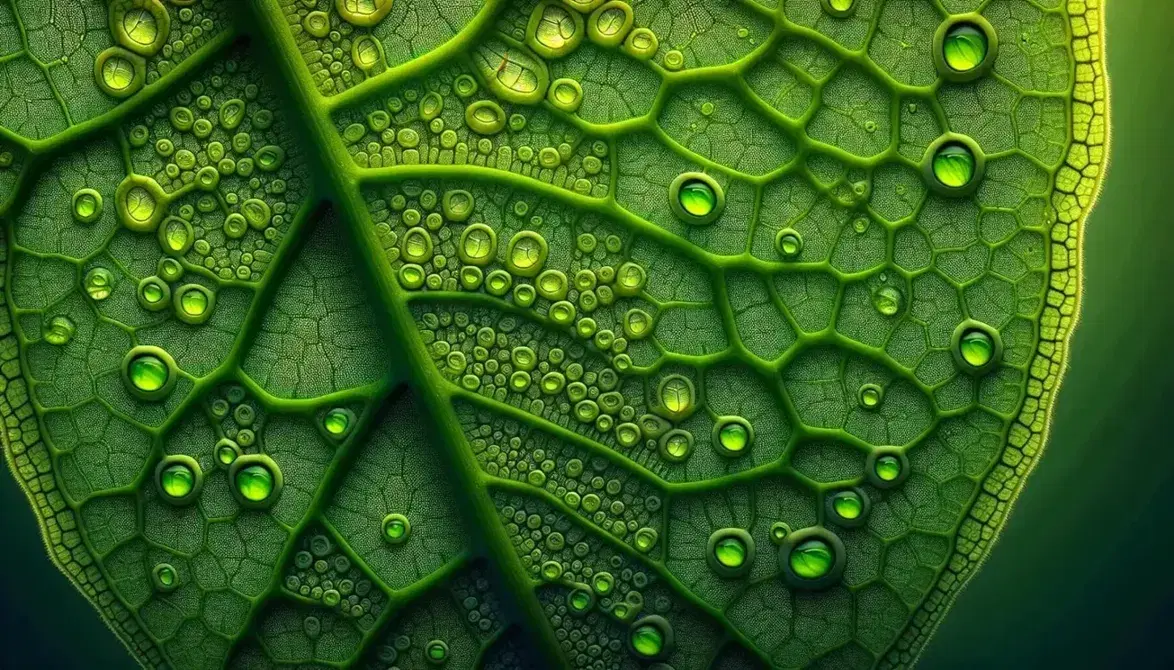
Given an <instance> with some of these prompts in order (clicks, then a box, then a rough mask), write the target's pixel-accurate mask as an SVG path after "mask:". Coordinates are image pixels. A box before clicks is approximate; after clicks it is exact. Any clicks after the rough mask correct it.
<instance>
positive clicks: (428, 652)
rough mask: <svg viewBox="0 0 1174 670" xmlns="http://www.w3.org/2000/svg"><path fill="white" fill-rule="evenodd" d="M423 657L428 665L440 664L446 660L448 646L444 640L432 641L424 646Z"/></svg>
mask: <svg viewBox="0 0 1174 670" xmlns="http://www.w3.org/2000/svg"><path fill="white" fill-rule="evenodd" d="M424 657H425V658H426V659H428V662H429V663H433V664H437V665H438V664H441V663H444V662H445V661H446V660H448V645H447V644H445V642H444V640H432V641H430V642H429V643H428V644H426V645H424Z"/></svg>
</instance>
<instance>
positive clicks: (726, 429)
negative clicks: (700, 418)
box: [717, 421, 750, 454]
mask: <svg viewBox="0 0 1174 670" xmlns="http://www.w3.org/2000/svg"><path fill="white" fill-rule="evenodd" d="M717 439H718V442H719V443H720V445H721V448H722V449H724V450H725V451H727V452H729V453H731V454H737V453H741V452H743V451H745V450H746V447H748V446H749V445H750V431H749V430H748V429H747V428H746V424H744V423H742V422H741V421H728V422H726V423H724V424H722V426H721V427H720V428H718V432H717Z"/></svg>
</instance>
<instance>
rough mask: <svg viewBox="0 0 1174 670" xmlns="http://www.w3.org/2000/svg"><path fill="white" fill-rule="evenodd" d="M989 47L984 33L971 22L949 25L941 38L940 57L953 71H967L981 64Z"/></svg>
mask: <svg viewBox="0 0 1174 670" xmlns="http://www.w3.org/2000/svg"><path fill="white" fill-rule="evenodd" d="M989 49H990V44H989V43H988V40H987V36H986V33H985V32H983V30H982V29H981V28H979V27H978V26H976V25H974V24H972V23H958V24H955V25H953V26H951V27H950V29H949V30H948V31H947V32H946V36H945V38H944V39H943V40H942V57H943V58H944V59H945V61H946V65H948V66H949V67H950V69H951V70H954V71H955V72H969V71H971V70H974V69H975V68H977V67H979V66H981V65H982V63H983V61H985V60H986V57H987V52H988V50H989Z"/></svg>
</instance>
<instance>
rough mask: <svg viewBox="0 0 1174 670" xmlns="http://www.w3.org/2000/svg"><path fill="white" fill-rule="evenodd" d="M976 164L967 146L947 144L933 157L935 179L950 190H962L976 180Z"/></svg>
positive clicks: (955, 143)
mask: <svg viewBox="0 0 1174 670" xmlns="http://www.w3.org/2000/svg"><path fill="white" fill-rule="evenodd" d="M975 167H976V162H975V158H974V154H973V153H971V151H970V149H969V148H967V147H966V145H964V144H961V143H958V142H947V143H946V144H943V145H942V146H941V148H939V149H938V150H937V153H935V154H934V157H933V174H934V177H935V178H936V179H937V180H938V181H939V182H940V183H941V184H942V185H943V186H947V187H949V188H962V187H964V186H966V185H967V184H969V183H970V182H971V180H973V179H974V171H975Z"/></svg>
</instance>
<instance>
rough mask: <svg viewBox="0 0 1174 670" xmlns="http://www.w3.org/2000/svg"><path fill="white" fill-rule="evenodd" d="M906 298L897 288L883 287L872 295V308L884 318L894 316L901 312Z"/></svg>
mask: <svg viewBox="0 0 1174 670" xmlns="http://www.w3.org/2000/svg"><path fill="white" fill-rule="evenodd" d="M903 302H904V296H903V295H901V290H900V289H898V288H896V287H895V286H882V287H880V288H878V289H877V290H876V291H874V292H873V294H872V306H873V307H875V308H876V311H878V312H880V313H881V314H882V315H884V316H893V315H895V314H896V313H897V312H900V311H901V306H902V304H903Z"/></svg>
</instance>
